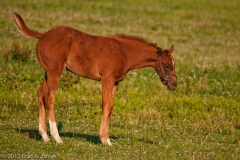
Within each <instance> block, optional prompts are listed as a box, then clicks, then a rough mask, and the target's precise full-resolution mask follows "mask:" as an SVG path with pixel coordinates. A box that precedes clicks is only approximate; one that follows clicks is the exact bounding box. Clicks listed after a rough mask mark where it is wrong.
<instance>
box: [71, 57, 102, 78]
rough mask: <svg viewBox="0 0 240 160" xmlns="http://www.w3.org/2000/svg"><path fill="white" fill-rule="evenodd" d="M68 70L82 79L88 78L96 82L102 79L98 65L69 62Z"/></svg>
mask: <svg viewBox="0 0 240 160" xmlns="http://www.w3.org/2000/svg"><path fill="white" fill-rule="evenodd" d="M67 69H68V70H69V71H71V72H73V73H75V74H77V75H79V76H82V77H86V78H90V79H94V80H100V79H101V77H100V74H99V71H98V69H97V66H96V64H90V63H81V62H76V61H71V60H68V61H67Z"/></svg>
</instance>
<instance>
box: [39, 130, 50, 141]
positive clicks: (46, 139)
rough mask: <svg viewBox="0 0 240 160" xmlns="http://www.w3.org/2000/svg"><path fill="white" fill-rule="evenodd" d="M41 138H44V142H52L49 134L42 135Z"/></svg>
mask: <svg viewBox="0 0 240 160" xmlns="http://www.w3.org/2000/svg"><path fill="white" fill-rule="evenodd" d="M41 136H42V138H43V141H44V142H49V141H50V139H49V137H48V135H47V132H44V133H42V134H41Z"/></svg>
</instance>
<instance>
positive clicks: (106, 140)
mask: <svg viewBox="0 0 240 160" xmlns="http://www.w3.org/2000/svg"><path fill="white" fill-rule="evenodd" d="M101 141H102V144H103V145H106V146H112V143H111V141H110V139H109V138H107V139H105V140H103V139H101Z"/></svg>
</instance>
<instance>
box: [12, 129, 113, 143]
mask: <svg viewBox="0 0 240 160" xmlns="http://www.w3.org/2000/svg"><path fill="white" fill-rule="evenodd" d="M15 130H16V131H17V132H18V133H20V134H22V135H25V136H27V137H29V138H31V139H35V140H37V141H41V140H42V137H41V135H40V134H39V131H38V130H34V129H33V130H31V129H19V128H15ZM48 135H50V134H49V133H48ZM60 137H69V138H82V139H85V140H86V141H88V142H91V143H94V144H101V141H100V139H99V136H97V135H89V134H79V133H74V132H62V133H60ZM110 139H117V137H115V136H110Z"/></svg>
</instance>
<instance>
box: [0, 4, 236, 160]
mask: <svg viewBox="0 0 240 160" xmlns="http://www.w3.org/2000/svg"><path fill="white" fill-rule="evenodd" d="M0 4H1V8H2V9H1V10H0V36H1V38H0V44H1V45H0V73H1V74H0V156H1V157H0V159H1V158H4V157H3V156H7V158H6V159H8V158H13V159H17V158H18V156H20V157H21V158H25V159H26V156H29V157H28V158H34V156H35V158H37V157H36V156H38V157H40V156H42V155H43V156H46V157H45V158H47V159H53V158H57V159H126V160H127V159H239V158H240V157H239V153H240V118H239V117H240V108H239V106H240V83H239V77H240V54H239V52H240V47H239V46H240V17H239V15H240V10H239V8H240V2H239V1H238V0H231V1H228V2H226V1H223V0H219V1H214V0H210V1H209V0H201V1H200V0H197V1H194V2H193V1H191V0H181V1H173V0H171V1H169V0H162V1H160V2H157V1H154V0H148V1H144V0H141V1H137V0H123V1H118V2H114V1H103V0H102V1H101V0H99V1H76V0H69V1H66V2H65V1H59V2H55V1H47V0H42V1H37V0H25V1H22V0H21V1H20V0H19V1H18V0H17V1H8V0H2V1H1V2H0ZM11 10H14V11H16V12H18V13H20V15H22V17H23V19H24V20H25V22H26V23H27V25H28V26H29V27H30V28H32V29H35V30H38V31H40V32H45V31H47V30H48V29H50V28H52V27H54V26H57V25H69V26H72V27H74V28H77V29H79V30H82V31H85V32H88V33H91V34H97V35H109V34H115V33H125V34H131V35H139V36H142V37H145V38H147V39H148V40H150V41H152V42H157V44H158V45H159V46H161V47H163V48H169V47H170V46H171V45H172V44H174V45H175V51H174V58H175V63H176V70H177V76H178V89H177V90H176V91H175V92H170V91H168V90H167V88H166V87H165V86H163V84H162V83H161V82H160V80H159V78H158V76H157V75H156V73H155V72H154V70H153V69H151V68H144V69H139V70H133V71H131V72H130V73H129V74H128V75H127V77H126V79H125V80H124V81H122V82H121V83H120V84H119V88H118V91H117V95H116V98H115V107H114V110H113V115H112V120H111V127H110V135H111V139H112V142H113V147H106V146H103V145H102V144H101V143H100V140H99V138H98V132H99V127H100V117H101V84H100V82H97V81H92V80H89V79H84V78H79V77H77V76H76V75H73V74H71V73H66V72H65V73H64V74H63V75H62V79H61V82H60V85H59V89H58V92H57V96H56V103H55V113H56V118H57V120H58V125H59V128H60V136H61V137H62V139H63V141H64V144H62V145H57V144H56V143H55V142H54V141H52V142H50V143H44V142H43V141H42V140H41V137H40V135H39V133H38V106H37V89H38V87H39V85H40V83H41V81H42V79H43V77H44V71H43V70H42V69H41V67H40V65H39V63H38V61H37V58H36V56H35V45H36V43H37V40H36V39H28V38H25V37H23V36H21V35H20V34H19V33H18V32H17V30H16V28H15V27H14V25H13V23H12V22H11V20H10V18H9V17H8V16H7V14H6V13H8V12H9V11H11ZM24 156H25V157H24ZM50 156H52V157H50ZM43 158H44V157H43Z"/></svg>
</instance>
